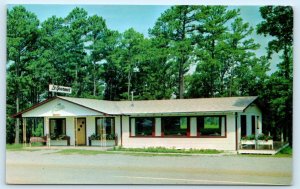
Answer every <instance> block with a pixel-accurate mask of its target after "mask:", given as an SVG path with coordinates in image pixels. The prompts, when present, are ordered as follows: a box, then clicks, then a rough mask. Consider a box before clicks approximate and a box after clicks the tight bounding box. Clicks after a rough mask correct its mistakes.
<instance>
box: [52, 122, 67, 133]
mask: <svg viewBox="0 0 300 189" xmlns="http://www.w3.org/2000/svg"><path fill="white" fill-rule="evenodd" d="M52 120H64V121H65V125H64V127H65V129H63V130H65V133H62V134H60V135H65V136H67V120H66V118H49V134H50V136H51V121H52Z"/></svg>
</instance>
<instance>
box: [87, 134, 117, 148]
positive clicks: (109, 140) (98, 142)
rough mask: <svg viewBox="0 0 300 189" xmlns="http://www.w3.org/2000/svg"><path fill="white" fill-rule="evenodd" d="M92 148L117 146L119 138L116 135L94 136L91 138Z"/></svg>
mask: <svg viewBox="0 0 300 189" xmlns="http://www.w3.org/2000/svg"><path fill="white" fill-rule="evenodd" d="M89 145H90V146H102V147H111V146H116V145H117V136H116V135H115V134H102V135H101V136H100V135H96V134H92V135H91V136H90V137H89Z"/></svg>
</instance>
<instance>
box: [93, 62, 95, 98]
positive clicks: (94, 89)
mask: <svg viewBox="0 0 300 189" xmlns="http://www.w3.org/2000/svg"><path fill="white" fill-rule="evenodd" d="M93 80H94V90H93V96H96V68H95V63H94V73H93Z"/></svg>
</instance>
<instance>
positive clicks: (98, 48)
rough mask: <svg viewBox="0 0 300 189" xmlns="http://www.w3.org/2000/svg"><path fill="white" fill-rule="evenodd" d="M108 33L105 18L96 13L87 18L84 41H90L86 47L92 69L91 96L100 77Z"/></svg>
mask: <svg viewBox="0 0 300 189" xmlns="http://www.w3.org/2000/svg"><path fill="white" fill-rule="evenodd" d="M107 35H108V29H107V27H106V23H105V20H104V19H103V18H102V17H100V16H97V15H94V16H92V17H89V18H88V31H87V39H86V41H87V42H88V43H90V45H88V47H86V49H87V50H88V51H90V52H89V53H88V54H90V55H89V59H90V61H91V63H92V66H93V68H92V70H93V72H92V73H93V74H92V75H93V96H94V97H96V96H97V94H96V91H97V81H99V79H100V77H99V76H100V75H101V70H100V64H101V61H105V58H106V56H107V55H108V54H107V51H106V50H107V49H106V40H105V38H107ZM98 88H99V87H98Z"/></svg>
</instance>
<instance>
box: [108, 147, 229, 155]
mask: <svg viewBox="0 0 300 189" xmlns="http://www.w3.org/2000/svg"><path fill="white" fill-rule="evenodd" d="M113 151H122V152H151V153H178V154H180V153H181V154H182V153H183V154H219V153H222V152H223V151H219V150H210V149H205V150H196V149H189V150H184V149H175V148H171V149H170V148H164V147H156V148H154V147H149V148H121V147H115V148H114V149H113Z"/></svg>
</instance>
